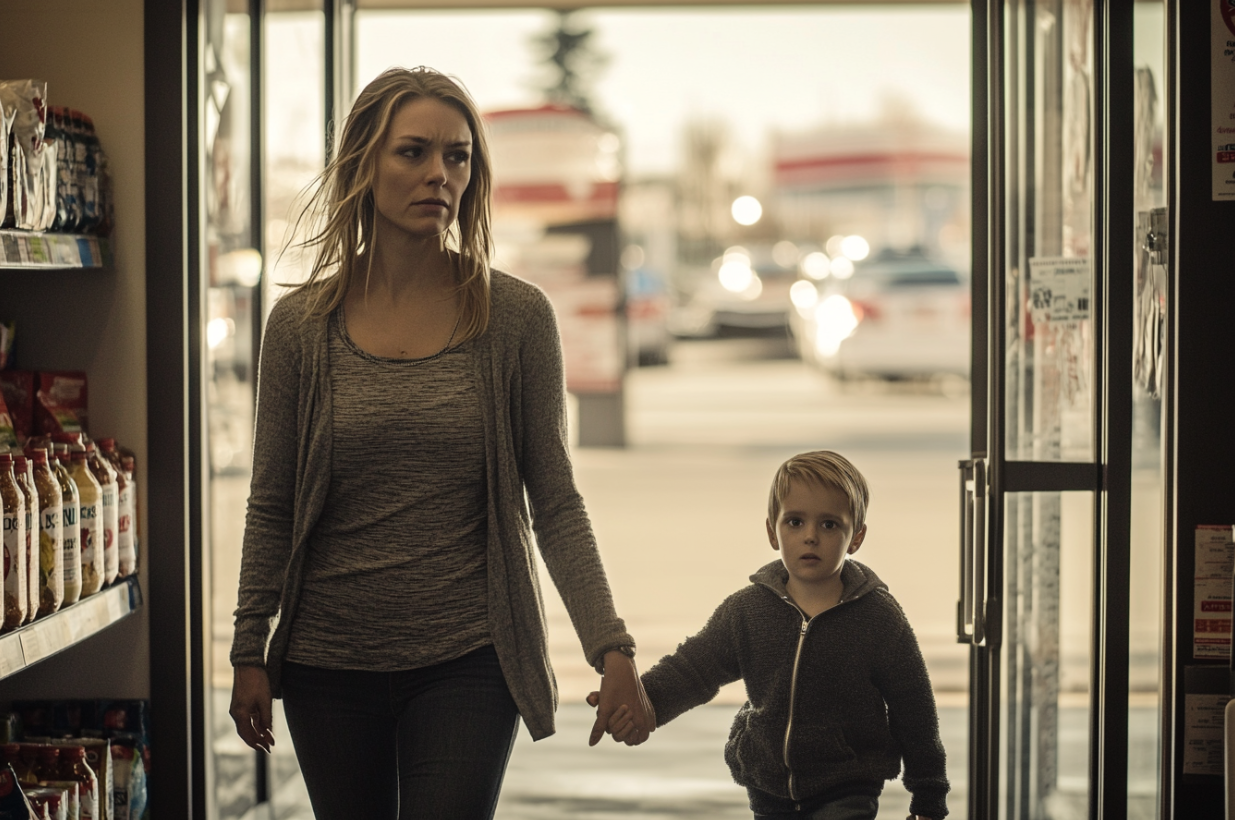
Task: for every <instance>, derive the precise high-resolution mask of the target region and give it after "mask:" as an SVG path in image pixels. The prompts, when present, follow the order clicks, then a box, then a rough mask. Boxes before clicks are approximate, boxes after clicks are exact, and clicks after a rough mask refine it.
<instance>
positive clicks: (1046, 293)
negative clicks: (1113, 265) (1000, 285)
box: [1005, 0, 1094, 461]
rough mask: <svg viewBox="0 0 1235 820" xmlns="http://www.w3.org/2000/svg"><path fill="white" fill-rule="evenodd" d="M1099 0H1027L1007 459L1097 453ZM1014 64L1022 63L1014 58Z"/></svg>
mask: <svg viewBox="0 0 1235 820" xmlns="http://www.w3.org/2000/svg"><path fill="white" fill-rule="evenodd" d="M1092 6H1093V4H1092V0H1053V2H1045V3H1041V4H1027V5H1026V6H1024V7H1022V8H1021V9H1019V10H1018V14H1016V15H1013V16H1012V18H1011V22H1012V25H1013V26H1016V27H1022V29H1023V30H1022V32H1021V36H1020V38H1019V44H1018V45H1019V47H1020V48H1021V49H1023V50H1024V55H1023V56H1024V59H1020V60H1016V55H1009V65H1010V66H1012V67H1011V68H1010V69H1009V72H1010V76H1011V80H1010V82H1009V87H1008V88H1007V94H1008V96H1009V106H1008V110H1009V111H1010V112H1012V113H1011V115H1010V116H1011V121H1010V122H1009V123H1008V132H1009V135H1010V156H1009V160H1010V165H1009V168H1010V173H1009V178H1008V185H1009V194H1010V196H1009V201H1008V203H1007V204H1008V208H1007V212H1008V220H1009V221H1008V224H1007V227H1008V259H1007V266H1008V273H1009V277H1008V303H1007V312H1006V319H1005V321H1006V326H1007V337H1008V345H1007V352H1006V363H1007V374H1008V388H1007V389H1008V395H1007V407H1008V413H1009V416H1008V419H1007V429H1008V436H1007V457H1008V458H1009V459H1013V460H1032V461H1089V460H1092V458H1093V426H1094V425H1093V399H1092V396H1093V365H1092V362H1093V323H1092V320H1091V318H1090V317H1091V310H1092V304H1091V299H1090V294H1091V290H1092V287H1091V283H1092V279H1093V272H1092V270H1091V266H1090V257H1091V253H1090V249H1091V246H1092V243H1093V225H1092V221H1093V217H1092V203H1093V195H1094V190H1093V152H1092V150H1091V146H1092V144H1093V128H1094V118H1093V52H1092V40H1093V32H1092V30H1091V28H1090V25H1091V22H1092V17H1093V10H1092ZM1014 63H1015V64H1014Z"/></svg>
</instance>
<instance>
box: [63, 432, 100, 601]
mask: <svg viewBox="0 0 1235 820" xmlns="http://www.w3.org/2000/svg"><path fill="white" fill-rule="evenodd" d="M69 457H70V458H69V475H70V476H71V477H72V479H73V483H74V484H76V485H77V493H78V497H79V503H80V505H81V506H80V507H79V508H78V514H77V523H78V525H79V526H80V528H81V535H79V536H78V538H79V539H80V541H81V594H82V596H83V597H84V596H86V595H93V594H94V593H96V592H98V591H99V590H100V589H102V588H103V574H104V566H103V532H102V529H103V527H102V524H103V515H102V511H101V510H100V506H101V501H102V496H103V490H102V487H100V486H99V482H98V479H96V478H95V477H94V473H92V472H90V467H89V466H88V465H87V464H86V448H85V447H83V446H82V445H80V444H74V445H70V446H69Z"/></svg>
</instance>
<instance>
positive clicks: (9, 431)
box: [0, 393, 18, 448]
mask: <svg viewBox="0 0 1235 820" xmlns="http://www.w3.org/2000/svg"><path fill="white" fill-rule="evenodd" d="M17 443H18V442H17V430H16V429H14V427H13V417H12V416H11V415H9V406H8V405H7V404H5V403H4V394H3V393H0V448H4V447H16V446H17Z"/></svg>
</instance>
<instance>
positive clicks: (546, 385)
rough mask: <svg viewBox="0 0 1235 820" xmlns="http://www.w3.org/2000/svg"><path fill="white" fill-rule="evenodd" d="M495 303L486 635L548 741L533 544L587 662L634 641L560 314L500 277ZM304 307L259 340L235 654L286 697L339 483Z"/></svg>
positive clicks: (486, 339) (325, 378)
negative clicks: (591, 496) (320, 533)
mask: <svg viewBox="0 0 1235 820" xmlns="http://www.w3.org/2000/svg"><path fill="white" fill-rule="evenodd" d="M490 303H491V308H490V319H489V327H488V329H487V330H486V331H485V332H484V333H483V334H482V335H481V336H479V337H477V338H476V339H474V340H473V342H472V344H473V350H474V355H473V360H474V362H475V379H476V390H477V393H478V395H480V396H481V397H482V398H481V412H482V415H483V418H484V431H485V451H486V456H485V458H486V463H487V477H488V479H487V480H488V497H489V501H488V552H487V558H488V570H489V592H488V610H489V631H490V634H491V635H492V638H493V644H494V647H495V648H496V650H497V654H498V657H499V659H500V660H501V665H502V671H503V673H504V674H505V676H506V683H507V685H508V686H509V687H510V692H511V695H513V696H514V700H515V703H516V704H517V705H518V707H519V712H520V714H521V715H522V717H523V720H524V722H525V723H526V724H527V727H528V730H529V732H530V733H531V735H532V737H533V738H534V739H536V740H539V739H541V738H543V737H547V736H549V735H551V734H553V730H554V729H553V713H554V711H555V709H556V707H557V684H556V681H555V680H554V677H553V669H552V667H551V666H550V664H549V654H548V648H547V645H546V634H545V618H544V607H543V604H542V601H541V592H540V585H539V582H538V581H537V574H536V564H535V560H534V557H533V555H532V545H533V543H535V544H536V546H537V548H538V549H539V550H540V552H541V555H542V557H543V558H544V562H545V565H546V567H547V568H548V570H549V574H550V577H551V578H552V579H553V583H554V585H555V586H556V587H557V589H558V592H559V593H560V594H561V596H562V600H563V602H564V603H565V605H566V609H567V612H568V613H569V614H570V619H571V622H572V623H573V625H574V628H575V631H576V633H577V634H578V636H579V640H580V643H581V644H582V646H583V651H584V654H585V656H586V657H587V660H588V663H590V664H592V665H596V663H598V662H599V660H600V659H601V657H602V656H603V655H604V653H605V652H607V651H609V650H611V649H615V648H617V647H619V646H622V645H631V646H633V645H634V640H633V638H632V637H631V636H630V634H629V633H628V632H627V631H626V627H625V624H624V623H623V622H622V619H621V618H619V617H618V616H617V613H616V611H615V609H614V606H613V597H612V595H611V593H610V591H609V584H608V581H607V580H606V578H605V572H604V567H603V566H602V565H601V561H600V553H599V550H598V549H597V545H596V539H595V536H594V535H593V533H592V527H591V524H590V522H589V520H588V517H587V513H586V512H585V510H584V507H583V499H582V497H581V496H580V495H579V492H578V490H577V489H576V487H575V482H574V475H573V471H572V468H571V463H570V454H569V451H568V440H567V430H566V409H565V390H564V376H563V366H562V351H561V342H560V338H559V336H558V330H557V324H556V320H555V318H554V314H553V308H552V306H551V305H550V303H549V300H548V299H547V298H546V297H545V295H544V293H543V292H541V291H540V290H539V289H538V288H536V287H535V286H533V285H531V284H529V283H527V282H524V281H522V280H520V279H516V278H515V277H513V276H510V275H508V274H504V273H501V272H499V271H494V272H493V273H492V282H491V298H490ZM306 304H307V295H306V294H305V292H304V291H299V292H294V293H292V294H290V295H288V296H286V297H284V298H283V299H282V300H280V301H279V303H278V304H277V305H275V307H274V309H273V310H272V311H271V314H270V319H269V322H268V323H267V326H266V334H265V337H264V340H263V343H262V351H261V365H260V367H261V370H260V378H259V382H258V405H257V419H256V424H255V432H254V447H253V480H252V489H251V492H250V496H249V508H248V516H247V518H246V521H245V534H244V549H243V554H242V559H241V567H240V594H239V604H238V606H237V608H236V626H235V638H234V641H233V644H232V652H231V662H232V665H233V666H242V665H243V666H265V668H266V671H267V674H268V675H269V678H270V687H271V692H272V693H273V694H274V695H275V696H276V697H278V696H280V695H281V686H280V673H281V669H282V663H283V657H284V654H285V653H286V651H287V640H288V635H289V632H290V627H291V622H292V619H293V618H294V617H295V615H296V605H297V602H298V600H299V595H300V586H301V581H302V578H303V573H304V567H305V556H306V552H307V546H306V545H307V542H308V539H309V534H310V532H311V531H312V529H313V526H314V523H315V522H316V521H317V517H318V515H319V514H320V512H321V510H322V506H323V504H324V502H325V499H326V493H327V490H328V488H329V485H330V464H331V430H332V416H331V395H330V379H329V374H328V367H329V359H328V356H327V333H326V326H327V325H326V321H325V320H316V319H310V318H308V317H307V314H306ZM525 499H526V500H525ZM533 531H534V532H535V539H534V541H533ZM357 605H358V606H362V605H363V602H357ZM272 626H273V627H274V631H273V634H271V627H272Z"/></svg>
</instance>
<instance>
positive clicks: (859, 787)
mask: <svg viewBox="0 0 1235 820" xmlns="http://www.w3.org/2000/svg"><path fill="white" fill-rule="evenodd" d="M787 580H788V572H787V571H786V570H785V568H784V566H783V565H782V564H781V563H780V562H779V561H774V562H772V563H770V564H768V565H767V566H765V567H763V568H762V569H760V570H759V571H758V572H756V573H755V574H754V575H752V576H751V581H752V584H751V586H748V587H746V588H744V589H741V590H739V591H738V592H735V593H734V594H733V595H730V596H729V597H728V598H727V599H726V600H725V601H724V602H723V603H722V604H721V605H720V606H719V607H718V608H717V610H716V612H715V613H713V615H712V617H711V618H710V619H709V620H708V622H707V624H706V625H705V626H704V628H703V629H702V630H701V631H700V632H699V633H698V634H697V635H695V636H693V637H691V638H688V639H687V640H686V641H685V642H683V643H682V645H681V646H679V647H678V649H677V651H676V652H675V653H674V654H672V655H667V656H666V657H664V658H662V659H661V660H660V661H659V662H658V663H657V664H656V665H655V666H653V667H652V668H651V669H649V670H648V671H647V672H646V673H645V674H644V675H643V677H642V679H643V686H644V688H645V689H646V690H647V694H648V697H649V698H650V699H651V701H652V706H653V707H654V708H655V709H656V722H657V725H658V726H659V725H664V724H666V723H668V722H669V721H671V720H673V719H674V718H675V717H677V716H678V715H680V714H682V713H683V712H686V711H687V710H689V709H692V708H694V707H695V706H699V705H701V704H704V703H707V702H708V701H710V700H711V699H712V698H714V697H715V696H716V694H717V692H718V691H719V690H720V687H721V686H724V685H725V684H727V683H731V682H732V681H735V680H738V679H739V678H740V679H742V680H743V681H744V682H745V684H746V695H747V698H748V700H747V702H746V704H745V705H743V706H742V708H741V709H740V710H739V711H738V714H737V717H736V718H735V719H734V721H733V728H732V729H731V730H730V733H729V742H728V743H727V744H726V746H725V761H726V762H727V763H728V764H729V769H730V771H732V773H733V779H734V780H735V781H736V782H737V783H739V784H740V785H742V786H745V787H747V789H748V790H749V791H750V796H751V808H752V809H753V810H754V811H756V812H773V811H783V810H785V809H786V808H789V809H790V810H792V809H793V806H794V804H795V803H799V802H810V801H811V800H812V798H818V797H820V796H823V795H832V794H835V795H840V794H845V793H855V792H856V793H862V792H865V793H870V794H874V795H877V794H879V792H880V790H881V789H882V788H883V783H884V781H885V780H889V779H892V778H895V777H896V776H897V775H898V774H899V773H900V771H901V760H902V759H903V760H904V764H905V776H904V783H905V787H906V788H907V789H908V790H909V791H910V792H911V793H912V795H913V800H912V802H911V803H910V811H911V812H912V813H914V814H919V815H923V816H926V817H932V818H942V817H944V816H945V815H946V814H947V805H946V803H945V795H946V794H947V792H948V780H947V775H946V773H945V769H944V750H943V744H942V742H941V741H940V739H939V718H938V715H937V713H936V711H935V699H934V695H933V694H932V692H931V685H930V680H929V678H928V677H927V672H926V664H925V663H924V661H923V660H922V653H921V651H920V650H919V648H918V643H917V639H916V638H915V637H914V634H913V630H912V629H911V628H910V626H909V621H908V620H907V619H906V617H905V614H904V612H903V611H902V610H901V608H900V605H899V604H898V603H897V602H896V600H895V599H894V598H893V597H892V595H891V593H890V592H888V588H887V586H886V585H885V584H884V583H883V582H882V581H880V580H879V578H878V577H877V576H876V575H875V573H874V572H872V571H871V570H870V569H869V568H868V567H866V566H864V565H862V564H859V563H858V562H856V561H854V560H852V559H848V560H846V561H845V564H844V567H843V569H842V571H841V583H842V585H843V592H842V593H841V600H840V603H838V604H837V605H836V606H834V607H832V608H831V609H828V610H826V611H824V612H821V613H820V614H818V615H816V616H815V617H814V618H810V619H807V618H806V617H805V615H804V614H803V613H802V611H801V610H800V609H798V607H797V606H795V605H794V604H793V603H792V601H791V600H790V599H789V596H788V593H787V591H786V587H785V584H786V581H787Z"/></svg>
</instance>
